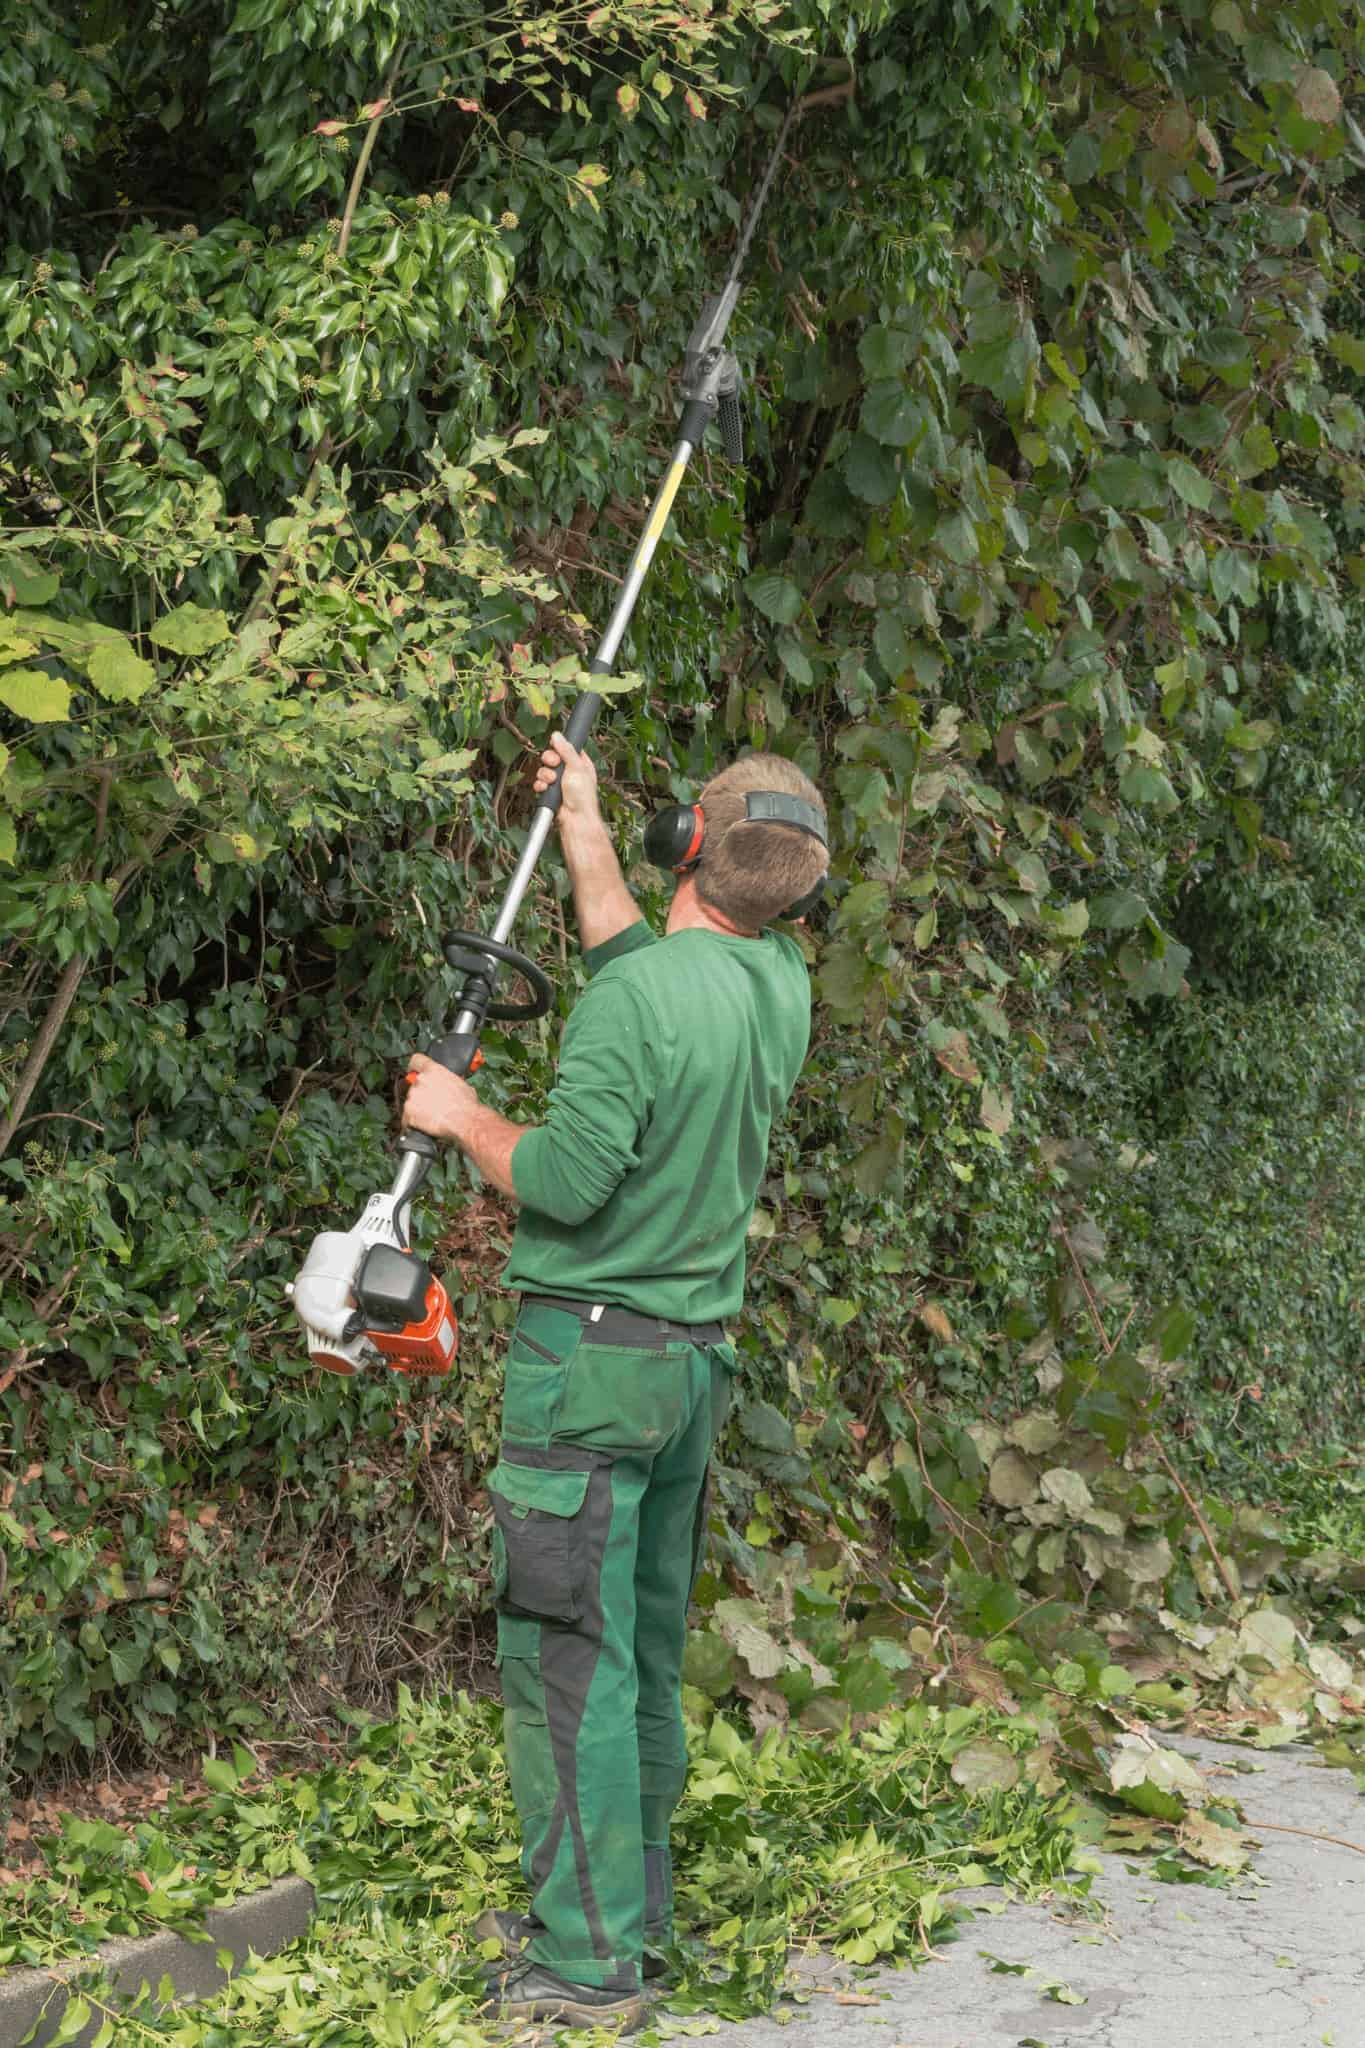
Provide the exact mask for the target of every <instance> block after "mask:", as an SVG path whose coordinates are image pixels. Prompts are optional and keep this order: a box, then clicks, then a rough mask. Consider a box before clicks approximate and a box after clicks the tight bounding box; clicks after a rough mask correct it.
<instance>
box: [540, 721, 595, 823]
mask: <svg viewBox="0 0 1365 2048" xmlns="http://www.w3.org/2000/svg"><path fill="white" fill-rule="evenodd" d="M561 764H562V765H563V769H564V798H563V801H562V803H561V804H560V807H559V822H560V825H561V826H563V825H566V824H567V825H570V826H573V825H586V824H588V823H590V822H592V821H594V820H596V819H597V818H598V817H599V816H600V813H599V811H598V808H597V769H596V767H595V766H594V765H593V762H592V760H591V758H590V757H589V756H588V755H587V754H581V753H580V752H579V750H578V748H577V747H571V746H570V745H569V742H568V741H567V740H566V739H565V737H564V735H563V733H562V732H557V733H554V734H552V735H551V738H550V744H549V746H548V747H547V748H546V749H545V752H544V753H543V754H542V755H541V757H540V766H539V767H538V768H537V770H536V795H537V796H543V795H544V793H545V791H546V790H547V789H548V788H549V787H550V784H551V783H552V782H553V781H554V779H555V773H556V770H557V769H558V768H559V767H560V766H561Z"/></svg>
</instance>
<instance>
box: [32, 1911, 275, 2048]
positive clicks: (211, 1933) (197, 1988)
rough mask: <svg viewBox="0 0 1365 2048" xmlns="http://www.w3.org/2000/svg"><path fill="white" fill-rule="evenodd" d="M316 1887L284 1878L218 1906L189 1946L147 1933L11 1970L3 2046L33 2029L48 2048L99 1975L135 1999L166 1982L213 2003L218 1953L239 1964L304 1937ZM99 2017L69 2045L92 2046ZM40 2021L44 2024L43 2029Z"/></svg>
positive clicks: (36, 2043)
mask: <svg viewBox="0 0 1365 2048" xmlns="http://www.w3.org/2000/svg"><path fill="white" fill-rule="evenodd" d="M313 1903H314V1901H313V1887H312V1885H310V1884H306V1883H305V1882H304V1880H303V1879H302V1878H301V1877H282V1878H280V1879H279V1881H278V1882H277V1883H275V1884H272V1885H269V1886H267V1888H266V1889H265V1890H264V1891H259V1892H249V1893H248V1894H247V1896H246V1897H245V1898H242V1899H236V1900H234V1901H233V1903H232V1904H231V1905H230V1906H214V1907H212V1908H211V1909H210V1910H209V1912H207V1913H206V1914H205V1915H204V1926H205V1929H206V1930H207V1933H208V1937H209V1938H208V1940H207V1941H187V1940H186V1939H185V1937H184V1936H183V1935H182V1934H171V1933H167V1934H149V1935H145V1936H143V1937H141V1938H137V1939H126V1940H122V1941H109V1942H106V1943H105V1945H104V1947H103V1948H98V1949H96V1950H95V1951H94V1953H93V1954H92V1955H88V1956H80V1957H78V1958H77V1959H75V1960H74V1961H71V1962H63V1963H54V1964H52V1966H51V1967H50V1968H49V1969H46V1970H9V1971H6V1972H4V1974H3V1975H0V2048H19V2044H20V2042H21V2041H26V2040H27V2039H28V2035H29V2033H30V2030H31V2029H32V2028H33V2027H34V2026H35V2025H37V2026H38V2031H37V2033H36V2034H34V2035H33V2048H43V2044H44V2043H46V2042H49V2041H51V2039H52V2037H53V2035H54V2034H55V2033H56V2032H57V2029H58V2027H59V2026H60V2024H61V2017H62V2014H63V2013H64V2012H65V2010H66V2006H67V2001H68V1999H69V1998H70V1997H71V1995H72V1991H73V1988H75V1989H76V1991H77V1995H79V1987H78V1985H77V1980H78V1979H79V1978H81V1977H88V1976H90V1975H92V1974H93V1973H96V1972H98V1973H99V1974H100V1975H101V1976H103V1977H107V1978H110V1979H112V1981H113V1982H114V1983H115V1984H116V1985H117V1986H118V1988H119V1990H120V1992H122V1994H123V1995H124V1996H125V1997H127V1998H132V1997H135V1996H136V1994H137V1992H138V1991H139V1990H140V1989H141V1988H142V1986H143V1985H144V1984H147V1985H150V1987H151V1989H152V1990H153V1991H155V1990H156V1987H157V1985H158V1984H159V1983H160V1982H161V1979H162V1978H163V1977H166V1976H168V1977H169V1978H170V1980H171V1982H172V1984H173V1985H174V1986H175V1995H176V1998H177V2000H180V1999H194V1998H208V1997H210V1996H211V1995H212V1994H213V1992H215V1991H217V1990H219V1989H220V1987H221V1986H222V1985H223V1984H224V1983H225V1982H226V1981H227V1980H226V1977H225V1975H224V1973H223V1971H222V1970H221V1969H220V1968H219V1967H218V1950H219V1949H220V1948H226V1949H230V1950H231V1951H232V1957H233V1962H234V1964H238V1963H243V1962H245V1961H246V1958H247V1956H248V1955H249V1954H252V1953H254V1954H256V1955H258V1956H268V1955H274V1953H275V1952H276V1950H277V1949H282V1948H284V1947H285V1946H286V1945H287V1944H288V1943H289V1942H291V1941H297V1939H298V1937H299V1936H300V1935H301V1934H306V1933H307V1931H308V1927H309V1923H310V1922H311V1920H312V1918H313ZM103 2019H104V2015H103V2014H102V2013H95V2014H92V2016H91V2018H90V2021H89V2023H88V2025H86V2026H84V2027H82V2028H81V2031H80V2032H79V2034H75V2035H73V2036H72V2040H71V2048H89V2044H90V2042H92V2041H93V2040H94V2038H95V2036H96V2034H97V2033H98V2032H99V2030H100V2027H101V2025H102V2024H103ZM39 2022H41V2024H39Z"/></svg>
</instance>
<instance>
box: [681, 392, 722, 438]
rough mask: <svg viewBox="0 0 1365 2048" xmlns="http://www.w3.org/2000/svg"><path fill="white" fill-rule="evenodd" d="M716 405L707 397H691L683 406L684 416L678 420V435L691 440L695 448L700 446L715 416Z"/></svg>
mask: <svg viewBox="0 0 1365 2048" xmlns="http://www.w3.org/2000/svg"><path fill="white" fill-rule="evenodd" d="M715 411H716V408H715V405H714V404H713V403H712V402H711V401H710V400H709V399H705V398H689V399H688V401H687V403H686V405H685V406H684V407H683V416H682V418H681V420H680V421H679V422H678V437H679V439H680V440H683V441H690V442H691V443H692V446H693V447H694V448H700V446H701V444H702V442H703V440H704V439H705V437H706V429H707V428H708V427H709V426H710V424H711V421H712V420H713V418H714V417H715Z"/></svg>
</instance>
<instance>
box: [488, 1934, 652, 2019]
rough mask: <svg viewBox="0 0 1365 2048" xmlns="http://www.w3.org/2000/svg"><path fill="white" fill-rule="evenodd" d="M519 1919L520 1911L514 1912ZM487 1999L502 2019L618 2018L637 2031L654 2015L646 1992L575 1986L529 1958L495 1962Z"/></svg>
mask: <svg viewBox="0 0 1365 2048" xmlns="http://www.w3.org/2000/svg"><path fill="white" fill-rule="evenodd" d="M508 1917H509V1918H518V1917H520V1916H518V1915H509V1916H508ZM487 1977H488V1997H489V2002H490V2004H493V2005H495V2006H496V2008H497V2013H496V2017H497V2018H498V2019H500V2020H508V2021H517V2022H520V2021H523V2020H549V2021H551V2022H557V2023H559V2024H561V2025H563V2026H572V2027H595V2026H601V2025H603V2024H604V2023H605V2024H611V2023H612V2022H615V2024H616V2026H617V2027H618V2028H619V2029H620V2031H621V2032H622V2033H623V2034H633V2033H634V2032H635V2031H636V2029H637V2028H638V2027H642V2026H643V2025H644V2023H645V2020H646V2018H647V2017H648V2014H649V2001H648V2000H647V1999H646V1997H645V1995H644V1993H643V1992H642V1991H605V1990H603V1989H602V1988H601V1987H600V1986H599V1985H597V1984H571V1983H570V1982H569V1980H568V1978H567V1977H559V1976H556V1974H555V1972H554V1971H553V1970H547V1969H546V1967H545V1965H544V1963H535V1962H531V1961H530V1960H529V1959H526V1960H522V1961H513V1962H512V1963H511V1965H510V1966H509V1965H507V1964H498V1963H491V1964H489V1966H488V1970H487Z"/></svg>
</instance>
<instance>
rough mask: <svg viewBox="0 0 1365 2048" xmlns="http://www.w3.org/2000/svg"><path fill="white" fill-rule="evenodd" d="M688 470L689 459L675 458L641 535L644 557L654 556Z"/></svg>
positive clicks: (641, 547) (641, 549) (683, 457)
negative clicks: (647, 555)
mask: <svg viewBox="0 0 1365 2048" xmlns="http://www.w3.org/2000/svg"><path fill="white" fill-rule="evenodd" d="M686 468H687V458H686V457H685V456H678V457H675V458H674V461H673V467H672V468H671V469H670V470H669V472H668V475H667V476H666V477H665V478H664V480H663V485H662V488H661V489H660V491H659V495H658V497H657V499H656V500H655V503H654V510H653V511H652V512H651V513H650V515H649V520H648V523H647V524H646V526H645V530H644V532H643V533H642V534H641V535H640V551H641V554H642V555H643V554H646V553H648V554H651V555H652V554H653V552H654V549H655V547H656V546H657V544H658V540H659V535H660V534H661V533H662V532H663V530H664V526H665V523H666V522H667V519H668V515H669V513H670V512H671V511H672V510H673V500H674V499H675V498H676V497H677V495H678V486H679V484H680V483H681V482H682V480H683V472H684V471H685V470H686Z"/></svg>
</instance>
